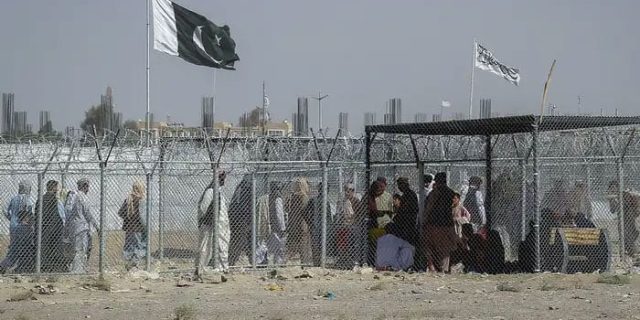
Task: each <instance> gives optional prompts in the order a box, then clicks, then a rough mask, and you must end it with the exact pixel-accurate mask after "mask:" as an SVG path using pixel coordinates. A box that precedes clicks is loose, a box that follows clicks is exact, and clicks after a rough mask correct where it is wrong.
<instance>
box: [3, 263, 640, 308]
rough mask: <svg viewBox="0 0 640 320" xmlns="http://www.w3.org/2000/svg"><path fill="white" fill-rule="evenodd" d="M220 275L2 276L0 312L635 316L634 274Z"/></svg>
mask: <svg viewBox="0 0 640 320" xmlns="http://www.w3.org/2000/svg"><path fill="white" fill-rule="evenodd" d="M308 276H310V277H308ZM225 278H226V279H222V278H221V277H220V275H215V274H211V275H208V276H207V277H206V278H205V280H204V282H196V281H192V280H190V279H189V274H188V273H174V274H162V275H160V276H158V275H157V274H154V273H146V272H144V271H139V272H133V273H131V272H130V273H128V274H124V275H123V274H110V275H108V276H107V277H106V280H105V281H99V280H96V278H94V277H86V276H85V277H69V276H59V277H48V278H40V279H37V278H29V277H18V276H14V277H9V276H7V277H3V278H0V281H2V282H1V283H0V319H22V320H24V319H109V320H113V319H187V320H191V319H640V274H626V275H617V276H612V275H599V274H578V275H561V274H520V275H498V276H492V275H479V274H456V275H437V274H407V273H395V272H372V271H371V270H370V269H363V270H356V271H336V270H325V269H317V268H311V269H306V270H302V269H301V268H287V269H279V270H277V271H275V270H270V269H263V270H260V271H250V272H242V271H236V272H234V273H231V274H228V275H226V276H225ZM223 280H226V281H223ZM602 282H607V283H602ZM51 291H54V292H52V293H51ZM43 293H45V294H43ZM47 293H48V294H47ZM10 300H20V301H10ZM179 316H181V318H179Z"/></svg>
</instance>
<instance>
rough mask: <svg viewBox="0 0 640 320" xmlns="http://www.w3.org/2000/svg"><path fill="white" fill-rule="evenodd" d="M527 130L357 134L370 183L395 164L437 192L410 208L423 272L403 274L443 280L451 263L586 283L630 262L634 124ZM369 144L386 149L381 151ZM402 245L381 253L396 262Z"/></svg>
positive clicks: (493, 122)
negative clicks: (586, 277) (409, 167)
mask: <svg viewBox="0 0 640 320" xmlns="http://www.w3.org/2000/svg"><path fill="white" fill-rule="evenodd" d="M538 120H539V119H538V118H534V117H528V116H524V117H513V118H509V119H507V118H504V119H486V120H466V121H452V122H445V123H433V124H400V125H378V126H372V127H368V128H367V131H368V132H367V139H368V140H369V143H368V146H367V147H368V149H369V152H367V153H368V154H367V162H368V166H369V169H368V170H369V172H370V174H369V179H370V181H373V180H374V179H375V177H376V176H378V175H379V174H380V172H381V170H382V172H385V173H386V175H387V176H388V175H389V173H390V171H389V170H390V169H391V172H394V171H395V170H396V167H397V165H398V164H406V163H418V164H419V165H418V167H419V169H418V177H419V178H423V175H424V174H433V175H436V179H435V180H436V182H435V185H434V186H433V190H436V191H438V192H434V193H432V194H430V195H429V196H426V193H427V192H429V191H430V190H429V191H426V192H424V193H423V195H421V196H420V203H421V204H420V206H419V207H418V209H417V210H418V211H419V217H418V223H417V225H416V229H417V230H416V231H417V232H418V233H422V234H421V235H420V236H421V237H422V238H423V239H422V241H418V242H416V243H415V245H414V246H412V247H411V248H412V249H413V250H415V254H414V256H415V257H416V258H418V257H419V256H420V255H424V256H425V257H421V258H422V259H426V264H424V263H423V264H422V265H420V264H417V263H416V264H414V266H416V265H418V266H419V268H430V269H438V270H441V271H447V269H448V268H449V267H450V266H451V265H453V264H454V262H455V263H457V262H459V261H462V262H463V265H462V266H463V267H464V269H465V270H469V271H479V272H533V271H559V272H592V271H596V270H600V271H606V270H610V269H611V268H612V265H615V266H617V267H629V266H630V265H631V264H633V263H637V262H638V261H637V260H636V259H637V256H636V251H637V237H638V231H637V230H638V228H637V218H638V215H639V214H640V211H639V210H638V209H639V208H640V206H639V204H640V201H639V200H640V194H639V193H637V191H635V190H638V184H637V181H636V180H637V179H636V178H635V177H637V173H638V172H637V169H638V166H637V165H638V159H639V158H638V156H639V155H640V153H639V152H638V151H639V150H638V146H639V145H640V142H639V140H638V139H637V137H636V128H637V124H638V121H639V119H638V118H616V119H612V118H602V119H593V118H585V117H564V118H562V119H561V118H551V119H549V120H548V123H544V122H543V124H544V125H543V124H539V123H538ZM629 124H633V125H631V126H630V125H629ZM443 132H447V133H450V135H443ZM381 138H382V139H383V140H385V141H386V142H388V141H393V142H394V143H384V144H382V148H383V149H384V150H383V151H382V152H381V150H379V149H377V146H378V145H380V144H378V145H376V144H375V141H376V140H377V139H381ZM402 141H405V142H404V143H402ZM380 166H382V169H381V168H380ZM423 179H429V178H426V177H424V178H423ZM420 180H422V179H420ZM429 180H430V179H429ZM374 183H375V182H374ZM420 184H422V181H421V182H420ZM425 188H428V189H431V185H425ZM456 194H457V196H456ZM378 199H379V198H376V200H378ZM621 204H622V205H621ZM452 206H453V209H452ZM452 211H453V213H452ZM476 217H477V218H476ZM474 218H475V219H474ZM369 220H375V213H374V215H371V210H370V216H369ZM420 220H422V221H420ZM474 220H475V221H474ZM375 227H376V225H375V222H374V223H372V224H371V225H370V226H369V230H370V231H371V230H375ZM385 229H388V228H385ZM465 229H466V230H467V232H466V233H465V232H464V230H465ZM387 231H388V230H387ZM454 234H455V236H453V235H454ZM396 240H397V239H396ZM407 242H409V241H407ZM381 243H383V242H381V240H380V238H379V239H378V247H379V246H380V244H381ZM409 244H411V243H410V242H409ZM402 245H403V243H402V242H401V241H400V242H398V243H392V244H388V243H386V242H385V247H386V248H392V249H393V250H395V252H398V253H400V252H402ZM412 245H413V244H412ZM379 250H380V249H379V248H378V251H379ZM421 251H424V252H421ZM376 258H378V257H376ZM445 258H446V259H445ZM449 262H451V264H449ZM443 266H444V267H443ZM383 267H384V266H383ZM442 269H445V270H442Z"/></svg>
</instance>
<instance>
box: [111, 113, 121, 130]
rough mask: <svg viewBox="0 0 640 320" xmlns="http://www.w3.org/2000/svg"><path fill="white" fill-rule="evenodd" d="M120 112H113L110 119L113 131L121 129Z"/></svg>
mask: <svg viewBox="0 0 640 320" xmlns="http://www.w3.org/2000/svg"><path fill="white" fill-rule="evenodd" d="M122 125H123V123H122V112H114V113H113V117H112V119H111V128H113V129H112V130H113V131H117V130H120V129H122Z"/></svg>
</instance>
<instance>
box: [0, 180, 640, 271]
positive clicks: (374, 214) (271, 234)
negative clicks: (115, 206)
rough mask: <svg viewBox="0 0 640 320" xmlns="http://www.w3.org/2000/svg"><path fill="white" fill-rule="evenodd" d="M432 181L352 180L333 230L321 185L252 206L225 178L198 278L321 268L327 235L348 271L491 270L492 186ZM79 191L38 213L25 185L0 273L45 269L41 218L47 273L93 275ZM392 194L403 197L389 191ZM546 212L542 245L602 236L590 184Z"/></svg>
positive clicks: (204, 216)
mask: <svg viewBox="0 0 640 320" xmlns="http://www.w3.org/2000/svg"><path fill="white" fill-rule="evenodd" d="M423 178H424V179H423V181H424V186H423V187H422V188H420V190H417V192H416V191H414V190H413V189H412V188H411V184H410V182H409V179H408V178H406V177H399V178H397V179H396V181H395V188H390V187H389V185H388V183H387V180H386V178H384V177H378V178H377V179H376V180H375V181H374V182H373V183H372V184H371V185H370V186H369V188H368V190H367V192H366V193H365V194H364V195H362V196H359V195H358V194H357V193H356V190H355V187H354V185H353V184H351V183H347V184H345V185H344V189H343V190H342V193H341V194H340V197H339V198H338V200H337V201H335V202H331V203H330V204H329V205H328V207H327V212H326V216H325V219H324V221H323V209H324V208H323V203H324V201H323V198H322V195H323V192H322V191H323V190H322V187H323V185H322V184H319V185H318V186H317V187H318V188H317V190H315V192H314V191H312V190H311V187H310V184H309V181H308V180H307V179H306V178H304V177H298V178H295V179H294V180H293V182H292V183H289V184H285V183H283V182H279V181H271V182H269V184H268V186H267V190H268V192H266V193H265V194H262V195H260V196H258V197H256V203H253V201H252V199H253V197H252V192H254V190H255V186H252V183H251V180H250V179H248V178H247V177H245V179H243V180H242V181H241V182H240V184H239V185H238V187H237V188H236V190H235V192H234V194H233V197H232V198H231V201H230V203H228V201H227V199H225V196H224V192H223V189H224V188H225V180H226V174H225V172H220V173H219V175H218V176H217V181H212V182H211V183H210V184H209V185H208V186H207V187H206V188H205V190H204V191H203V193H202V194H201V196H200V198H199V201H198V203H197V224H198V231H199V241H198V244H197V248H196V250H195V253H196V254H195V256H196V257H195V270H196V271H195V272H196V275H200V274H201V273H202V271H203V270H204V269H205V268H207V269H208V268H210V267H212V268H213V269H214V270H216V271H220V272H226V271H227V270H228V269H229V266H234V265H236V264H237V262H238V260H239V258H240V256H241V255H242V254H245V255H246V256H247V257H248V259H249V260H250V263H251V264H253V263H254V261H253V259H254V257H255V259H256V261H255V263H256V264H257V265H268V264H274V265H284V264H287V262H288V260H289V259H291V258H292V257H293V258H294V259H296V258H297V259H299V262H300V263H301V264H304V265H314V266H319V265H320V264H321V261H322V255H323V253H324V254H327V251H324V252H323V245H322V244H323V234H324V235H325V236H326V237H327V238H326V239H324V240H326V242H324V243H326V244H327V245H328V247H329V248H330V250H331V256H332V257H334V258H335V259H334V262H335V265H336V266H337V267H340V268H345V269H350V268H353V267H354V266H356V265H362V264H367V265H370V266H375V267H376V268H377V269H380V270H415V271H435V272H450V271H451V267H452V266H453V265H456V264H458V263H462V265H463V266H464V270H466V271H478V272H486V270H488V269H487V268H488V267H487V259H488V254H489V253H488V252H489V251H488V250H490V249H489V247H490V246H491V245H492V244H491V241H492V232H493V231H492V230H489V229H490V228H489V226H488V225H487V213H486V210H485V205H484V200H485V199H484V195H483V192H482V191H481V190H482V185H483V180H482V178H480V177H477V176H473V177H471V178H470V179H469V181H468V186H469V187H468V189H467V190H466V192H463V193H461V192H457V191H454V190H453V189H451V188H450V187H449V185H448V183H447V176H446V173H444V172H440V173H437V174H436V175H435V176H431V175H425V176H424V177H423ZM76 186H77V189H76V190H72V191H67V190H61V188H60V187H61V186H60V183H59V182H58V181H55V180H50V181H48V182H47V183H46V192H45V193H44V194H43V195H42V198H41V199H42V204H41V203H40V201H36V203H35V204H34V203H33V201H32V200H31V185H30V184H29V182H27V181H22V182H20V183H19V185H18V194H17V195H15V196H14V197H13V198H11V200H10V201H9V205H8V207H7V211H6V218H7V219H8V220H9V235H10V243H9V248H8V252H7V254H6V257H5V258H4V259H3V260H2V261H1V262H0V272H2V273H5V272H13V273H31V272H34V271H35V265H36V262H35V260H36V257H35V255H36V251H37V250H36V244H37V239H36V237H37V236H36V230H37V225H38V223H37V215H38V213H39V212H41V213H42V216H41V218H42V224H41V225H42V230H41V242H40V243H41V251H40V252H41V255H40V267H41V271H42V272H45V273H61V272H70V273H86V272H87V271H88V261H89V258H90V255H91V248H92V236H91V235H92V233H93V231H98V229H99V225H98V223H97V222H96V220H95V218H94V215H93V214H92V212H91V209H90V206H89V198H88V194H89V190H90V185H89V181H88V180H87V179H84V178H83V179H79V180H78V181H77V183H76ZM216 188H217V189H216ZM618 188H619V187H618V185H617V182H615V181H614V182H611V183H610V184H609V189H608V192H607V194H608V196H607V199H608V200H609V204H610V211H611V212H612V213H613V214H617V213H618V212H619V210H620V209H621V206H620V202H619V199H620V197H619V194H618V192H619V190H618ZM392 189H395V190H397V191H398V193H395V194H392V193H391V192H389V190H392ZM622 194H623V199H624V200H623V206H622V209H624V212H625V215H624V217H625V219H624V240H625V249H626V251H627V254H629V255H632V254H635V248H636V247H635V242H636V240H637V238H638V236H639V234H640V233H639V232H638V230H637V227H636V224H635V220H636V219H637V217H638V216H639V215H640V194H638V193H635V192H632V191H630V190H624V191H623V193H622ZM145 197H146V190H145V185H144V183H142V182H140V181H135V182H134V183H133V184H132V186H131V191H130V192H129V194H128V195H127V196H126V197H125V199H124V200H123V202H122V205H121V206H120V208H119V210H118V212H117V214H118V216H119V217H120V218H121V220H122V230H123V231H124V246H123V258H124V260H125V261H126V263H127V269H130V268H133V267H136V266H138V265H139V264H140V263H141V262H143V261H144V259H145V258H146V256H147V238H148V234H147V221H146V215H145V214H144V213H145V212H146V211H145V208H144V206H145V203H146V202H145V201H144V199H145ZM327 202H329V201H327ZM254 205H255V209H256V215H255V217H254V216H253V215H252V212H253V206H254ZM541 209H542V210H541V211H542V215H541V224H540V232H541V234H542V238H544V237H546V234H547V233H549V232H550V230H552V228H555V227H578V228H595V224H594V223H593V222H592V219H593V212H592V211H593V210H592V201H591V199H590V198H589V192H588V187H587V185H586V183H584V182H577V183H576V184H575V186H574V187H573V189H572V190H568V188H567V187H566V186H565V182H563V181H557V182H556V183H555V184H554V186H553V187H552V188H551V189H549V190H548V191H547V192H546V193H545V195H544V197H543V199H542V202H541ZM216 210H217V211H216ZM254 221H255V225H254V224H253V223H254ZM529 229H530V231H529V233H528V235H527V236H526V238H525V241H524V242H523V243H522V244H521V245H520V246H519V248H520V252H519V258H520V262H519V270H520V271H532V270H533V267H534V265H533V261H534V260H535V259H534V250H535V249H534V244H535V238H536V236H535V233H534V231H535V230H534V228H533V227H532V226H531V227H530V228H529ZM254 230H255V235H254V234H253V232H254ZM254 236H255V241H256V246H255V251H253V245H252V243H253V240H254V239H253V238H254ZM213 248H215V250H212V249H213ZM325 249H326V247H325ZM214 252H216V253H217V254H216V255H215V256H214Z"/></svg>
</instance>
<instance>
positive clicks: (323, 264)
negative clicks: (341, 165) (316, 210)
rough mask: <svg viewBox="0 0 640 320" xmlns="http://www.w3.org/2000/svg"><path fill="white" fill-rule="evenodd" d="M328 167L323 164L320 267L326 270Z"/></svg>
mask: <svg viewBox="0 0 640 320" xmlns="http://www.w3.org/2000/svg"><path fill="white" fill-rule="evenodd" d="M327 176H328V172H327V166H326V164H322V240H321V241H322V251H321V256H320V267H322V268H325V267H326V263H327V205H328V200H329V199H328V198H327V180H328V179H327Z"/></svg>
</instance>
